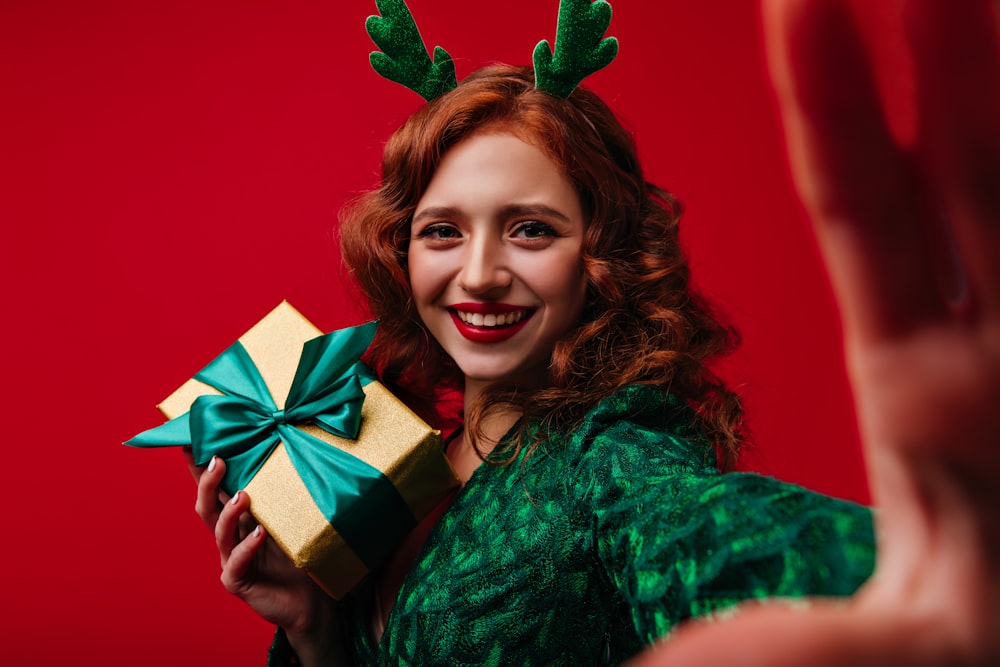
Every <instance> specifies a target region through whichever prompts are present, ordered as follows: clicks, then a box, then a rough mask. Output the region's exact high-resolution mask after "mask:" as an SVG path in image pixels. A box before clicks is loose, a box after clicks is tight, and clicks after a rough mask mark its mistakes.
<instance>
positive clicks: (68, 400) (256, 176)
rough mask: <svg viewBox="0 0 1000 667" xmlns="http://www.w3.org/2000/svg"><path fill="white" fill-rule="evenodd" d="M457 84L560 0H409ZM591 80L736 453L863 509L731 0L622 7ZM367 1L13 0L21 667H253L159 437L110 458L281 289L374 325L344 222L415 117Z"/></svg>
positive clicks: (9, 288)
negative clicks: (678, 214)
mask: <svg viewBox="0 0 1000 667" xmlns="http://www.w3.org/2000/svg"><path fill="white" fill-rule="evenodd" d="M411 4H412V8H413V11H414V13H415V15H416V17H417V20H418V22H419V24H420V25H421V29H422V31H423V33H424V36H425V38H426V40H427V41H428V42H430V43H432V44H442V45H444V46H445V47H446V48H447V49H448V50H449V51H450V52H451V53H452V54H453V55H454V56H455V58H456V59H457V62H458V70H459V76H460V77H461V76H463V75H464V74H466V73H467V72H469V71H470V70H471V69H473V68H474V67H476V66H478V65H481V64H485V63H487V62H490V61H492V60H501V61H507V62H514V63H526V62H528V60H529V57H530V53H531V50H532V48H533V46H534V45H535V43H536V42H537V41H538V40H539V39H541V38H551V37H552V34H553V32H554V29H555V17H556V7H557V4H558V3H557V2H556V0H545V1H544V2H541V1H539V0H506V1H505V2H502V3H470V2H461V1H460V0H434V1H433V2H431V0H412V3H411ZM615 6H616V7H615V8H616V14H615V18H614V21H613V23H612V29H611V33H612V34H614V35H616V36H618V37H619V38H620V40H621V43H622V48H621V55H620V57H619V59H618V60H617V61H616V62H615V63H614V64H613V65H612V66H611V67H610V68H609V69H607V70H605V71H603V72H601V73H599V74H597V75H595V76H593V77H592V78H591V79H589V80H588V84H589V85H590V86H591V87H593V88H595V89H596V90H597V91H598V92H600V93H601V94H602V95H603V96H604V97H605V99H607V100H608V101H609V102H610V103H611V104H612V105H613V106H614V107H615V108H616V109H617V110H618V111H619V112H620V114H621V115H622V117H623V118H624V119H625V121H626V123H627V124H628V125H629V126H630V127H631V128H632V129H633V130H634V132H635V134H636V136H637V138H638V141H639V144H640V146H641V154H642V157H643V158H644V160H645V163H646V165H647V169H648V172H649V175H650V177H651V178H652V179H653V180H654V181H656V182H658V183H660V184H662V185H664V186H666V187H668V188H669V189H671V190H673V191H674V192H676V193H677V194H678V195H679V196H680V197H681V199H682V200H683V201H684V202H685V203H686V205H687V209H688V212H687V216H686V220H685V223H684V225H685V232H684V234H685V240H686V243H687V245H688V248H689V253H690V255H691V257H692V264H693V266H694V269H695V272H696V276H697V280H698V282H699V284H700V285H701V286H702V288H703V289H704V291H706V292H707V293H708V294H709V295H711V296H712V297H714V298H716V299H717V300H718V302H719V303H720V305H721V306H722V307H723V309H724V310H725V311H726V312H728V313H729V315H730V316H731V317H732V318H733V319H734V320H735V321H736V323H737V324H738V325H739V327H740V328H741V329H742V331H743V334H744V338H745V344H744V347H743V349H742V351H741V352H739V353H738V354H737V355H736V356H734V357H733V358H732V359H731V360H729V361H728V362H727V363H726V364H725V366H724V371H725V374H726V375H727V377H729V378H730V379H731V381H732V382H733V383H734V384H735V385H737V386H739V387H740V388H741V390H742V391H743V393H744V395H745V397H746V403H747V405H748V408H749V410H750V413H751V416H752V425H753V428H754V431H755V433H756V436H757V452H756V454H755V456H754V458H753V459H752V460H751V462H750V464H749V465H750V466H751V467H753V468H754V469H757V470H763V471H765V472H767V473H770V474H774V475H776V476H778V477H782V478H785V479H789V480H792V481H796V482H799V483H802V484H805V485H807V486H810V487H813V488H816V489H819V490H821V491H825V492H829V493H833V494H836V495H840V496H845V497H849V498H854V499H859V500H865V499H866V498H867V491H866V487H865V482H864V478H863V474H862V468H861V459H860V453H859V447H858V443H857V435H856V431H855V424H854V421H853V416H852V412H851V408H850V398H849V395H848V391H847V387H846V383H845V378H844V371H843V364H842V360H841V358H840V353H839V325H838V321H837V315H836V313H835V310H834V308H833V305H832V300H831V296H830V293H829V289H828V286H827V283H826V279H825V277H824V275H823V273H822V269H821V267H820V266H819V264H818V259H817V258H818V255H817V252H816V249H815V247H814V243H813V241H812V239H811V237H810V236H809V233H808V229H807V226H806V224H805V221H804V219H803V217H802V215H801V211H800V209H799V206H798V204H797V203H796V202H795V200H794V198H793V195H792V194H791V191H790V189H789V182H788V178H787V175H786V169H785V167H784V163H783V159H782V153H781V147H780V143H779V134H778V128H777V125H776V123H775V120H774V118H773V115H772V107H771V99H770V97H769V93H768V91H767V88H766V85H765V79H764V75H763V67H762V63H761V56H760V44H759V35H758V23H757V17H756V14H755V9H754V7H753V3H751V2H748V1H747V0H731V1H728V2H727V1H716V2H690V1H688V0H661V1H660V2H655V3H654V2H644V3H640V2H638V0H616V2H615ZM373 11H374V2H371V1H370V0H349V1H338V2H334V1H332V0H322V1H321V0H291V1H289V0H281V1H279V0H170V1H169V2H166V1H160V2H116V1H113V0H90V1H88V2H85V3H81V2H70V1H65V2H59V1H58V0H30V1H29V0H2V1H0V96H2V103H0V220H2V239H0V272H2V279H0V285H2V290H3V307H4V311H3V312H4V315H3V317H4V327H3V329H4V342H3V350H4V352H3V359H4V364H3V370H2V372H3V376H4V380H5V382H4V383H3V385H4V387H5V388H4V392H5V395H4V405H5V413H6V418H5V420H4V421H5V424H6V426H7V428H6V433H7V437H6V442H5V446H4V454H3V457H4V459H3V460H4V465H3V468H2V469H3V473H2V474H3V483H2V484H0V503H2V504H0V507H2V508H3V509H4V512H3V517H4V521H3V523H2V524H0V525H2V532H3V548H2V552H0V553H2V556H0V557H2V559H3V570H4V575H5V576H4V579H5V585H4V595H3V598H4V602H3V606H4V609H5V612H6V614H5V616H6V620H5V621H4V622H3V624H2V625H0V636H2V637H3V646H4V648H3V649H2V651H0V655H2V656H3V658H2V659H3V660H4V661H5V662H9V663H10V664H32V665H63V664H102V665H107V666H113V665H151V666H158V665H176V664H190V665H213V666H215V667H224V666H227V665H234V666H235V665H240V666H242V665H247V664H260V663H261V662H263V657H264V651H265V649H266V647H267V645H268V642H269V639H270V632H271V629H270V628H268V627H267V626H266V625H265V624H264V623H262V622H261V621H259V620H257V619H256V618H255V617H254V616H253V614H252V613H251V612H250V611H248V610H247V609H245V608H244V607H243V606H242V604H241V603H239V602H237V601H236V600H234V599H231V598H230V597H229V596H228V595H227V594H226V593H225V592H224V591H223V590H222V588H221V586H220V585H219V583H218V561H217V554H216V553H215V551H214V547H213V542H212V539H211V538H210V535H209V534H208V532H207V531H206V530H205V528H204V527H203V526H202V525H201V524H200V523H199V521H198V519H197V518H196V516H195V515H194V513H193V511H192V506H193V501H194V486H193V484H192V482H191V480H190V478H189V476H188V474H187V472H186V470H185V469H184V466H183V463H182V461H181V458H180V455H179V453H178V452H176V451H172V450H168V451H142V450H133V449H130V448H125V447H122V446H121V445H120V443H121V441H122V440H124V439H127V438H128V437H130V436H131V435H133V434H134V433H136V432H138V431H140V430H142V429H145V428H149V427H151V426H154V425H156V424H157V423H159V421H160V419H159V416H158V413H156V411H155V410H154V408H153V406H154V404H155V403H156V402H157V401H158V400H159V399H161V398H162V397H163V396H165V395H166V394H167V393H169V392H170V391H171V390H172V389H173V388H174V387H176V386H177V385H178V384H180V383H181V382H182V381H183V380H185V379H186V378H187V377H188V376H189V375H190V374H191V373H192V372H193V371H194V370H196V369H198V368H200V367H201V366H202V365H203V364H204V363H206V362H207V361H208V360H210V359H211V358H212V357H213V356H214V355H215V354H216V353H218V352H219V351H220V350H221V349H222V348H223V347H224V346H226V345H228V343H229V342H231V341H232V340H233V339H234V338H235V337H237V336H238V335H239V334H240V333H242V331H243V330H245V329H246V328H247V326H248V325H249V324H251V323H252V322H254V321H256V320H257V319H258V318H259V317H260V316H262V315H263V314H264V313H265V312H266V311H267V310H269V309H270V308H271V307H272V306H274V305H275V304H276V303H277V302H278V301H279V300H280V299H282V298H287V299H289V300H291V301H292V303H293V304H295V305H296V306H297V307H298V308H300V309H301V310H303V311H304V312H305V313H306V314H307V315H309V316H310V317H311V318H312V319H313V320H314V321H316V322H317V324H319V325H320V326H322V327H324V328H327V329H329V328H335V327H339V326H346V325H349V324H354V323H357V322H359V321H361V319H362V318H363V314H362V313H360V312H358V310H357V309H356V308H354V307H353V306H352V305H351V304H352V302H353V297H352V296H351V294H350V293H349V291H348V290H347V289H346V288H345V287H344V283H343V281H342V278H341V275H340V269H339V259H338V255H337V251H336V246H335V243H334V241H333V236H332V228H333V225H334V221H335V218H336V212H337V210H338V208H339V206H340V205H341V203H342V202H343V201H344V200H345V199H346V198H347V197H349V196H351V195H352V194H353V193H356V192H358V191H360V190H363V189H365V188H368V187H371V186H372V185H373V184H374V183H375V180H376V174H377V170H378V163H379V152H380V146H381V144H382V142H383V140H384V139H385V137H386V136H387V135H388V133H389V132H390V131H391V130H392V129H393V128H394V127H395V126H396V125H397V124H398V123H400V122H401V120H402V119H403V118H404V117H405V116H406V115H407V114H408V113H409V112H411V111H412V110H414V109H415V108H416V107H417V106H418V105H419V104H420V102H421V101H420V99H419V98H418V97H417V96H416V95H415V94H413V93H411V92H409V91H407V90H405V89H403V88H401V87H399V86H397V85H395V84H392V83H389V82H387V81H384V80H382V79H380V78H379V77H377V76H376V75H375V74H374V73H373V72H372V71H371V70H370V68H369V66H368V64H367V53H368V52H369V51H370V50H371V44H370V42H369V41H368V39H367V37H366V35H365V34H364V30H363V23H364V19H365V17H366V16H367V15H368V14H370V13H373Z"/></svg>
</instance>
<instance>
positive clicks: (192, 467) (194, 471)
mask: <svg viewBox="0 0 1000 667" xmlns="http://www.w3.org/2000/svg"><path fill="white" fill-rule="evenodd" d="M181 455H182V456H183V457H184V463H186V464H187V467H188V472H190V473H191V476H192V477H194V481H195V484H197V483H198V480H199V479H201V474H202V473H203V472H205V466H200V465H197V464H195V462H194V453H193V452H192V451H191V447H190V446H187V447H181Z"/></svg>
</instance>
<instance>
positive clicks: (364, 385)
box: [125, 302, 459, 599]
mask: <svg viewBox="0 0 1000 667" xmlns="http://www.w3.org/2000/svg"><path fill="white" fill-rule="evenodd" d="M375 327H376V323H374V322H372V323H369V324H365V325H362V326H359V327H352V328H350V329H342V330H338V331H334V332H331V333H329V334H326V335H322V332H321V331H320V330H319V329H317V328H316V327H315V326H314V325H313V324H312V323H310V322H309V321H308V320H306V319H305V318H304V317H303V316H302V315H301V314H300V313H299V312H298V311H296V310H295V309H294V308H293V307H292V306H291V305H289V304H288V303H287V302H282V303H281V304H280V305H278V307H277V308H275V309H274V310H273V311H271V313H269V314H268V315H267V316H266V317H264V319H262V320H261V321H260V322H258V323H257V324H256V325H255V326H254V327H252V328H251V329H250V330H249V331H247V333H245V334H244V335H243V336H241V337H240V338H239V340H238V341H237V342H236V343H234V344H233V345H232V346H230V347H229V348H228V349H227V350H226V351H225V352H223V353H222V354H221V355H219V357H217V358H216V359H215V360H214V361H212V362H211V363H210V364H209V365H208V366H206V367H205V368H204V369H202V370H201V371H200V372H199V373H197V374H196V375H195V376H194V377H193V378H192V379H191V380H188V381H187V382H186V383H184V384H183V385H182V386H181V387H180V388H179V389H177V390H176V391H175V392H174V393H173V394H171V395H170V396H169V397H167V398H166V399H165V400H164V401H163V402H162V403H161V404H160V405H159V406H157V407H158V408H159V409H160V411H161V412H162V413H163V415H164V416H165V417H167V418H168V419H169V420H170V421H168V422H167V423H166V424H164V425H162V426H160V427H157V428H155V429H151V430H149V431H146V432H144V433H141V434H139V435H138V436H136V437H135V438H133V439H132V440H129V441H128V442H126V443H125V444H127V445H131V446H137V447H163V446H178V445H180V446H183V445H190V446H191V448H192V451H193V453H194V457H195V462H196V463H197V464H198V465H206V464H207V463H208V462H209V461H210V460H211V458H212V456H213V455H218V456H219V457H220V458H222V459H224V460H225V461H226V475H225V478H224V479H223V481H222V488H223V490H225V491H226V492H227V493H229V494H230V495H232V494H234V493H236V491H238V490H240V489H244V490H246V492H247V493H248V494H249V496H250V499H251V506H250V511H251V513H252V514H253V516H254V517H255V518H256V519H257V521H258V522H259V523H260V524H261V525H262V526H263V527H264V528H265V529H266V530H267V532H268V533H269V535H270V536H271V538H272V539H274V541H275V542H276V543H277V544H278V545H279V546H280V547H281V549H282V550H283V551H284V552H285V553H286V554H287V555H288V556H289V558H291V560H292V562H293V563H295V565H296V566H297V567H300V568H303V569H305V570H306V571H307V572H308V573H309V574H310V575H311V576H312V578H313V579H315V580H316V582H317V583H318V584H319V585H320V586H321V587H322V588H323V589H324V590H325V591H326V592H327V593H328V594H329V595H330V596H331V597H333V598H335V599H340V598H342V597H343V596H344V595H345V594H347V593H348V592H349V591H350V590H351V589H352V588H353V587H354V586H355V585H356V584H357V583H358V582H360V581H361V580H362V579H363V578H364V576H365V575H366V574H367V573H368V572H370V571H371V570H373V569H375V568H377V567H378V566H379V565H381V564H382V563H384V562H385V561H386V559H387V558H388V556H389V555H390V554H391V553H392V551H393V549H394V548H395V547H396V546H397V545H398V544H399V543H400V542H401V541H402V539H403V538H404V537H405V536H406V534H407V533H408V532H409V531H410V530H411V529H412V528H413V527H414V526H415V525H416V523H417V522H418V521H419V520H420V519H422V518H423V517H424V516H426V515H427V514H428V513H429V512H430V511H431V510H432V509H433V508H434V507H435V506H436V505H437V504H438V503H439V502H440V501H441V500H442V499H443V498H444V497H445V495H446V494H448V493H449V492H450V491H451V490H453V489H454V488H456V487H457V486H458V485H459V482H458V479H457V477H456V476H455V473H454V471H453V470H452V468H451V466H450V465H449V463H448V460H447V459H446V458H445V456H444V451H443V448H442V444H441V436H440V433H439V432H438V431H436V430H434V429H432V428H430V427H429V426H428V425H427V424H426V423H424V422H423V421H422V420H421V419H420V418H419V417H417V416H416V415H415V414H414V413H413V412H412V411H410V410H409V408H407V407H406V406H405V405H403V403H401V402H400V401H399V400H398V399H397V398H396V397H395V396H393V395H392V394H391V393H390V392H389V391H388V390H387V389H386V388H385V387H383V386H382V385H381V384H380V383H379V382H378V381H377V380H376V379H375V378H374V376H373V375H372V373H371V371H370V370H369V369H368V368H367V367H366V366H365V365H364V364H363V363H362V362H360V361H359V358H360V356H361V354H362V353H363V352H364V351H365V349H367V347H368V345H369V343H370V342H371V339H372V337H373V336H374V334H375Z"/></svg>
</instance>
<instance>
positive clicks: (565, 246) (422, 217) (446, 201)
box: [408, 133, 587, 400]
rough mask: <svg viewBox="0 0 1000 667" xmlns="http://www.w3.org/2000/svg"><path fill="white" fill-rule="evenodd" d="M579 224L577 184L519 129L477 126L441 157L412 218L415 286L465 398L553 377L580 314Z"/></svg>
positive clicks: (411, 272)
mask: <svg viewBox="0 0 1000 667" xmlns="http://www.w3.org/2000/svg"><path fill="white" fill-rule="evenodd" d="M583 231H584V223H583V212H582V210H581V206H580V200H579V197H577V194H576V191H575V190H574V189H573V187H572V185H571V184H570V182H569V181H568V180H567V179H566V177H565V176H563V174H562V172H561V171H560V169H559V168H558V166H557V165H556V164H555V163H554V162H552V160H551V159H549V158H548V156H546V155H545V154H544V153H543V152H542V151H541V150H539V149H538V148H535V147H534V146H532V145H531V144H528V143H525V142H524V141H522V140H521V139H519V138H517V137H515V136H513V135H510V134H481V133H480V134H476V135H474V136H471V137H469V138H467V139H465V140H463V141H462V142H461V143H459V144H457V145H456V146H454V147H453V148H452V149H451V150H449V151H448V153H447V154H446V156H445V158H444V159H443V160H442V161H441V164H440V165H439V166H438V168H437V171H436V172H435V174H434V178H432V179H431V182H430V185H429V186H428V187H427V190H426V191H425V192H424V194H423V196H422V197H421V198H420V201H419V202H418V203H417V209H416V214H415V215H414V217H413V223H412V225H411V239H410V247H409V263H408V266H409V275H410V287H411V289H412V290H413V300H414V302H415V304H416V306H417V312H418V313H419V314H420V318H421V319H422V320H423V322H424V324H425V325H426V326H427V328H428V330H429V331H430V332H431V335H433V336H434V339H435V340H436V341H437V342H438V343H439V344H440V345H441V347H442V348H443V349H444V351H445V353H446V354H447V355H448V356H449V357H451V358H452V359H453V360H454V361H455V364H456V365H457V366H458V368H459V370H460V371H461V372H462V374H463V375H464V376H465V393H466V397H467V400H469V399H470V398H471V399H475V398H476V397H478V395H479V393H480V391H481V389H482V387H483V386H484V385H485V384H489V383H493V382H510V383H514V384H517V385H519V386H532V385H537V384H539V383H541V382H544V381H545V376H546V374H547V373H546V369H547V367H548V364H549V359H550V358H551V357H552V350H553V348H554V347H555V343H556V341H557V340H558V339H560V338H562V337H563V336H564V335H565V334H566V333H567V332H568V331H569V330H570V329H571V328H573V327H575V326H576V324H577V323H578V322H579V320H580V314H581V312H582V310H583V298H584V295H585V292H586V288H587V283H586V280H585V278H584V273H583V256H582V252H581V251H582V245H583Z"/></svg>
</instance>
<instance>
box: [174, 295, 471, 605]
mask: <svg viewBox="0 0 1000 667" xmlns="http://www.w3.org/2000/svg"><path fill="white" fill-rule="evenodd" d="M321 334H322V332H321V331H320V330H319V329H317V328H316V327H315V326H314V325H313V324H312V323H310V322H309V321H308V320H307V319H306V318H305V317H303V316H302V315H301V314H300V313H299V312H298V311H297V310H295V309H294V308H293V307H292V306H291V305H290V304H288V302H284V301H283V302H282V303H281V304H279V305H278V307H277V308H275V309H274V310H273V311H271V312H270V313H269V314H268V315H267V316H265V317H264V319H262V320H261V321H260V322H258V323H257V324H256V325H254V326H253V328H251V329H250V330H249V331H247V333H245V334H244V335H243V336H241V337H240V342H241V343H242V344H243V346H244V347H245V348H246V350H247V352H248V353H249V354H250V357H251V358H252V359H253V361H254V363H255V364H256V366H257V368H258V370H260V374H261V376H262V377H263V378H264V382H265V383H266V384H267V387H268V389H269V390H270V391H271V395H272V397H273V398H274V400H275V402H276V403H277V405H278V408H284V400H285V397H286V396H287V395H288V390H289V389H290V388H291V385H292V380H293V378H294V377H295V369H296V367H297V365H298V362H299V354H300V353H301V350H302V344H303V343H304V342H306V341H307V340H310V339H312V338H315V337H316V336H319V335H321ZM364 392H365V402H364V405H363V407H362V409H361V431H360V433H359V434H358V439H357V440H348V439H345V438H340V437H337V436H335V435H331V434H330V433H327V432H326V431H324V430H322V429H320V428H318V427H315V426H308V425H307V426H301V427H299V428H300V429H301V430H302V431H304V432H306V433H308V434H310V435H312V436H315V437H317V438H319V439H320V440H323V441H324V442H327V443H329V444H330V445H331V446H334V447H339V448H340V449H343V450H344V451H347V452H349V453H350V454H352V455H353V456H355V457H357V458H359V459H361V460H362V461H364V462H365V463H368V464H369V465H371V466H373V467H375V468H377V469H378V470H380V471H382V473H383V474H384V475H385V476H386V477H388V478H389V480H390V481H391V482H392V483H393V485H394V486H395V487H396V489H397V490H398V491H399V493H400V495H401V496H402V497H403V500H404V501H406V503H407V505H409V507H410V509H411V511H412V512H413V515H414V517H415V518H416V519H417V520H418V521H419V520H420V519H421V518H423V517H424V516H426V515H427V514H428V513H429V512H430V511H431V510H432V509H433V508H434V507H435V506H436V505H437V504H438V503H439V502H440V501H441V499H442V498H443V497H444V496H445V494H447V493H448V492H449V491H450V490H451V489H453V488H455V487H457V486H458V484H459V482H458V479H457V477H456V476H455V473H454V471H453V470H452V469H451V466H450V464H449V463H448V460H447V459H446V458H445V456H444V452H443V450H442V447H441V436H440V433H439V432H438V431H435V430H433V429H431V428H430V427H429V426H428V425H427V424H426V423H424V422H423V421H422V420H421V419H420V418H419V417H417V416H416V415H415V414H413V412H411V411H410V409H409V408H407V407H406V406H405V405H403V403H401V402H400V401H399V400H398V399H397V398H396V397H395V396H393V395H392V394H391V393H390V392H389V391H388V390H387V389H386V388H385V387H383V386H382V385H381V384H380V383H379V382H371V383H369V384H368V385H366V386H365V387H364ZM218 393H219V392H218V391H216V390H215V389H213V388H212V387H209V386H208V385H205V384H202V383H201V382H198V381H197V380H194V379H191V380H188V381H187V382H185V383H184V384H183V385H181V387H180V388H178V389H177V390H176V391H175V392H174V393H172V394H171V395H170V396H168V397H167V398H166V399H165V400H164V401H163V402H162V403H161V404H160V405H159V406H157V407H158V408H159V410H160V412H162V413H163V415H164V416H166V417H167V418H168V419H173V418H175V417H178V416H180V415H182V414H184V413H185V412H187V411H188V410H189V409H190V408H191V403H193V402H194V400H195V399H196V398H197V397H198V396H202V395H204V394H218ZM334 474H335V473H334ZM245 491H246V492H247V494H248V495H249V496H250V511H251V513H252V514H253V515H254V518H256V519H257V521H258V522H260V524H261V525H262V526H263V527H264V528H265V529H266V530H267V532H268V534H270V536H271V538H272V539H273V540H274V541H275V542H276V543H277V544H278V545H279V546H280V547H281V549H282V550H283V551H284V552H285V553H286V554H288V556H289V558H291V559H292V562H294V563H295V565H296V566H297V567H301V568H303V569H305V570H306V571H308V572H309V574H310V575H311V576H312V577H313V579H315V580H316V582H317V583H318V584H319V585H320V586H321V587H322V588H323V590H325V591H326V592H327V593H328V594H329V595H330V596H331V597H333V598H335V599H340V598H342V597H343V596H344V595H346V594H347V593H348V592H349V591H350V590H351V589H352V588H353V587H354V586H355V585H357V584H358V582H360V581H361V580H362V579H363V578H364V576H365V575H366V574H367V569H366V568H365V566H364V564H363V563H362V562H361V561H360V560H359V559H358V557H357V556H356V555H355V554H354V552H353V551H351V549H350V548H349V547H348V546H347V544H346V543H345V542H344V540H343V538H341V537H340V535H338V534H337V532H336V531H335V530H334V529H333V527H332V526H331V525H330V523H329V522H328V521H327V520H326V519H325V518H324V517H323V515H322V513H321V512H320V510H319V508H318V507H316V505H315V503H314V502H313V500H312V497H311V496H310V495H309V492H308V491H307V490H306V487H305V485H304V484H303V482H302V480H301V479H299V476H298V474H296V472H295V468H294V467H293V466H292V462H291V460H290V459H289V458H288V454H287V453H286V452H285V449H284V445H279V446H278V447H277V448H276V449H275V451H274V452H273V453H272V454H271V456H270V458H268V460H267V461H266V462H265V463H264V466H263V467H262V468H261V469H260V471H258V473H257V475H256V476H254V478H253V479H252V480H251V481H250V483H249V484H248V485H247V487H246V489H245ZM379 519H380V517H378V516H372V517H371V529H372V530H378V526H379Z"/></svg>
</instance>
